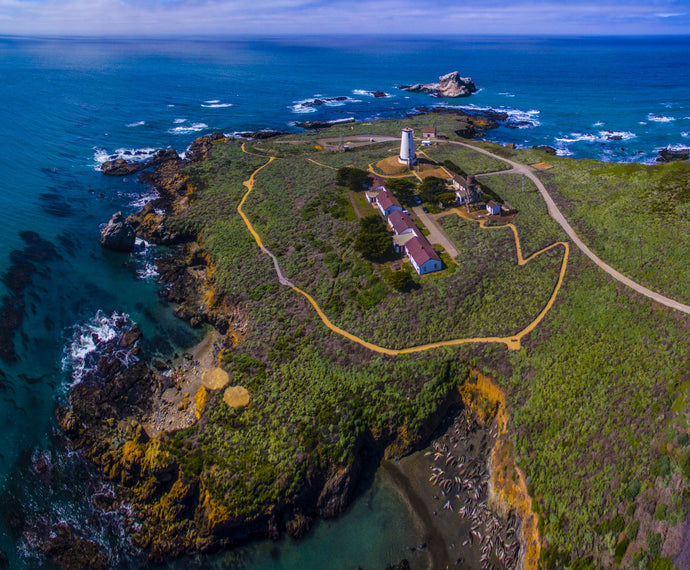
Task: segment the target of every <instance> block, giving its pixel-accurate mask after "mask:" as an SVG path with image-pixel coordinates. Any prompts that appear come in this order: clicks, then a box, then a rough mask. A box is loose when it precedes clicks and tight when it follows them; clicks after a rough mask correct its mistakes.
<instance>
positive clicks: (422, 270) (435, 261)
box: [405, 236, 443, 275]
mask: <svg viewBox="0 0 690 570" xmlns="http://www.w3.org/2000/svg"><path fill="white" fill-rule="evenodd" d="M405 251H406V252H407V256H408V257H409V258H410V263H412V267H414V269H415V271H416V272H417V273H418V274H419V275H424V274H426V273H432V272H434V271H440V270H441V268H442V267H443V264H442V263H441V258H440V257H439V256H438V253H436V250H434V248H433V247H431V244H430V243H429V242H428V240H427V239H426V238H425V237H424V236H417V237H414V238H412V239H411V240H409V241H408V242H407V243H406V244H405Z"/></svg>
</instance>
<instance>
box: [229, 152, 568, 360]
mask: <svg viewBox="0 0 690 570" xmlns="http://www.w3.org/2000/svg"><path fill="white" fill-rule="evenodd" d="M242 151H243V152H245V153H247V154H251V155H253V156H262V157H263V158H268V162H266V163H265V164H263V165H261V166H260V167H259V168H257V169H256V170H255V171H254V172H253V173H252V175H251V176H250V177H249V179H248V180H246V181H245V182H243V184H244V186H245V187H246V188H247V192H246V193H245V194H244V196H243V197H242V200H240V203H239V204H238V206H237V212H238V213H239V215H240V216H241V217H242V220H243V221H244V223H245V225H246V226H247V229H248V230H249V233H251V235H252V237H253V238H254V240H255V241H256V243H257V245H258V246H259V248H260V249H261V251H262V252H263V253H265V254H266V255H268V256H269V257H270V258H271V259H272V260H273V266H274V268H275V271H276V274H277V275H278V280H279V282H280V283H281V284H282V285H285V286H287V287H290V288H291V289H292V290H293V291H295V292H296V293H299V294H300V295H302V296H303V297H304V298H305V299H307V301H309V303H310V304H311V306H312V307H313V308H314V310H315V311H316V314H317V315H318V316H319V318H320V319H321V322H323V324H324V325H325V326H326V327H327V328H328V329H330V330H331V331H333V332H334V333H336V334H339V335H340V336H343V337H345V338H347V339H348V340H351V341H352V342H355V343H357V344H359V345H360V346H363V347H364V348H367V349H369V350H371V351H373V352H377V353H379V354H387V355H389V356H398V355H401V354H414V353H418V352H425V351H427V350H432V349H435V348H443V347H450V346H459V345H461V344H481V343H484V344H487V343H493V344H505V345H506V346H507V347H508V349H509V350H519V349H520V341H521V339H522V338H523V337H524V336H525V335H527V334H529V333H530V332H532V331H533V330H534V329H535V328H536V327H537V325H539V323H540V322H541V321H542V320H543V319H544V317H545V316H546V314H547V313H548V312H549V311H550V310H551V307H552V306H553V304H554V302H555V301H556V296H557V295H558V292H559V290H560V288H561V286H562V285H563V279H564V277H565V272H566V269H567V267H568V255H569V251H570V248H569V246H568V244H567V243H566V242H557V243H554V244H551V245H549V246H547V247H546V248H544V249H542V250H541V251H538V252H536V253H534V254H532V255H531V256H529V257H528V258H526V259H525V258H523V256H522V249H521V247H520V239H519V238H518V233H517V229H516V228H515V226H513V225H512V224H508V225H506V226H497V228H504V227H511V229H512V231H513V234H514V235H515V244H516V248H517V257H518V264H519V265H524V264H525V263H527V262H528V261H530V260H531V259H534V258H535V257H536V256H538V255H540V254H542V253H544V252H545V251H548V250H550V249H551V248H554V247H556V246H559V245H561V246H563V248H564V250H565V251H564V254H563V261H562V263H561V270H560V273H559V276H558V282H557V283H556V286H555V288H554V290H553V292H552V293H551V297H550V298H549V301H548V302H547V304H546V306H545V307H544V308H543V309H542V310H541V312H540V313H539V314H538V315H537V317H536V318H535V319H534V320H533V321H532V322H531V323H530V324H529V325H527V326H526V327H525V328H524V329H522V330H521V331H519V332H517V333H516V334H514V335H511V336H509V337H476V338H458V339H452V340H443V341H439V342H432V343H428V344H422V345H417V346H412V347H409V348H402V349H391V348H386V347H383V346H379V345H377V344H374V343H371V342H369V341H366V340H364V339H362V338H360V337H358V336H356V335H354V334H352V333H350V332H348V331H346V330H344V329H342V328H340V327H338V326H337V325H334V324H333V323H332V322H331V321H330V319H329V318H328V317H327V316H326V314H325V313H324V312H323V310H322V309H321V307H320V306H319V304H318V303H317V302H316V300H315V299H314V298H313V297H312V296H311V295H310V294H309V293H307V292H306V291H304V290H302V289H300V288H299V287H297V286H296V285H295V284H294V283H292V282H291V281H290V280H288V279H287V278H286V277H285V275H284V274H283V272H282V269H281V268H280V264H279V263H278V259H277V258H276V256H275V255H273V253H271V252H270V251H269V250H268V249H267V248H266V247H265V246H264V243H263V240H262V239H261V236H260V235H259V233H258V232H257V231H256V229H255V228H254V226H253V225H252V223H251V222H250V221H249V217H248V216H247V214H245V212H244V209H243V207H244V204H245V202H246V201H247V198H248V197H249V195H250V194H251V192H252V190H253V189H254V184H255V183H256V175H257V174H258V173H259V172H260V171H261V170H263V169H264V168H266V167H267V166H268V165H269V164H271V163H272V162H273V161H274V160H275V157H274V156H270V157H267V156H265V155H259V154H256V153H251V152H249V151H248V150H247V149H246V147H245V143H243V144H242ZM458 215H460V212H458ZM481 226H482V227H484V225H483V224H482V225H481ZM486 229H494V228H493V227H491V228H486Z"/></svg>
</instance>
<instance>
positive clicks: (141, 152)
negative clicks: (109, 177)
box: [93, 147, 157, 170]
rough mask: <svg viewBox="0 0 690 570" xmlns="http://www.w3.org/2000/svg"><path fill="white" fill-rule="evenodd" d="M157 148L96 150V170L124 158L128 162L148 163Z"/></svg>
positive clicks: (94, 156)
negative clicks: (111, 161) (110, 161)
mask: <svg viewBox="0 0 690 570" xmlns="http://www.w3.org/2000/svg"><path fill="white" fill-rule="evenodd" d="M156 151H157V149H155V148H150V147H148V148H118V149H117V150H115V151H114V152H108V151H107V150H105V149H102V148H95V150H94V153H93V160H94V170H100V169H101V165H102V164H103V163H104V162H108V161H109V160H117V159H118V158H124V159H125V160H126V161H128V162H146V161H147V160H149V159H150V158H151V157H152V156H153V155H154V154H156Z"/></svg>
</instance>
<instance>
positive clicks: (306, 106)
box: [288, 95, 362, 113]
mask: <svg viewBox="0 0 690 570" xmlns="http://www.w3.org/2000/svg"><path fill="white" fill-rule="evenodd" d="M361 102H362V100H361V99H353V98H351V97H348V96H346V95H340V96H338V97H322V96H319V95H314V97H310V98H309V99H301V100H299V101H293V103H292V105H290V106H289V107H288V109H290V110H291V111H292V112H293V113H315V112H316V110H317V109H318V108H319V107H342V106H343V105H345V104H346V103H361Z"/></svg>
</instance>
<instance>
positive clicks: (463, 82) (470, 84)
mask: <svg viewBox="0 0 690 570" xmlns="http://www.w3.org/2000/svg"><path fill="white" fill-rule="evenodd" d="M399 89H402V90H404V91H411V92H413V93H419V92H422V93H431V94H432V95H436V97H447V98H454V97H468V96H470V95H472V93H476V91H477V87H476V86H475V84H474V81H472V78H471V77H461V76H460V74H459V73H458V72H457V71H451V72H450V73H447V74H446V75H442V76H441V77H439V78H438V83H426V84H421V83H417V84H415V85H401V86H400V87H399Z"/></svg>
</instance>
